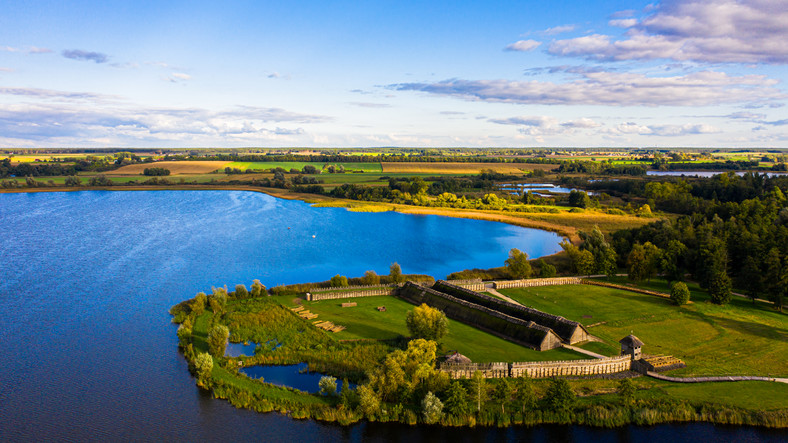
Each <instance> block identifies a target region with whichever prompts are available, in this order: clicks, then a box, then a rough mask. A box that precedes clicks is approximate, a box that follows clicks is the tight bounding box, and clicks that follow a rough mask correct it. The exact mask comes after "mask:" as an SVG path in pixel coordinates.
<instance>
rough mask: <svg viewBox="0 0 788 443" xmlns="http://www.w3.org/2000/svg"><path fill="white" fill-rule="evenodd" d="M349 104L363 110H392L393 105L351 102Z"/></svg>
mask: <svg viewBox="0 0 788 443" xmlns="http://www.w3.org/2000/svg"><path fill="white" fill-rule="evenodd" d="M349 104H351V105H353V106H358V107H361V108H390V107H391V105H390V104H388V103H372V102H349Z"/></svg>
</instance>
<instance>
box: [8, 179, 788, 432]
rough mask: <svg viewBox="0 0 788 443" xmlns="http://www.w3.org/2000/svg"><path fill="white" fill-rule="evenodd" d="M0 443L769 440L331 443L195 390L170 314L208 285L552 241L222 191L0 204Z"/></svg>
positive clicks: (277, 280) (445, 267)
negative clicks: (58, 442)
mask: <svg viewBox="0 0 788 443" xmlns="http://www.w3.org/2000/svg"><path fill="white" fill-rule="evenodd" d="M0 232H1V233H2V240H0V245H2V248H0V313H2V314H1V315H0V352H2V355H3V359H2V362H3V363H2V364H1V365H0V423H1V424H0V441H32V440H35V441H39V440H78V441H118V440H121V441H127V440H148V441H149V440H157V441H161V440H168V441H169V440H174V441H205V440H208V441H212V440H224V441H247V440H256V441H259V440H263V441H265V440H273V439H277V440H284V441H345V440H349V441H362V440H363V441H391V440H407V441H419V440H427V439H430V440H436V439H437V440H441V439H449V438H452V439H456V440H458V441H476V440H510V441H514V440H519V439H523V438H528V439H531V438H533V439H535V440H536V441H617V440H621V439H657V438H659V439H663V438H664V439H671V438H682V439H689V440H694V441H707V440H708V439H722V440H730V439H731V438H736V439H738V438H747V439H750V440H751V441H758V440H764V441H767V440H777V439H778V438H779V437H780V436H782V437H783V438H784V437H785V433H780V432H776V431H769V430H761V429H754V428H724V427H722V428H721V427H714V426H711V425H705V424H698V425H682V426H659V427H654V428H637V427H627V428H622V429H616V430H597V429H592V428H584V427H576V426H563V427H562V426H540V427H538V428H512V429H504V430H499V429H474V430H467V429H448V430H445V429H439V428H435V427H408V426H403V425H386V424H359V425H356V426H353V427H348V428H343V427H340V426H336V425H326V424H321V423H318V422H315V421H296V420H291V419H289V418H287V417H285V416H282V415H280V414H276V413H272V414H258V413H255V412H252V411H247V410H238V409H235V408H234V407H233V406H231V405H230V404H229V403H227V402H225V401H222V400H216V399H213V398H212V397H211V395H210V394H208V393H205V392H203V391H201V390H199V389H198V388H197V387H196V386H195V384H194V380H193V379H192V377H191V376H190V375H189V373H188V369H187V365H186V362H185V360H184V359H183V357H181V355H180V354H179V353H178V351H177V338H176V336H175V330H176V327H175V325H173V324H171V323H170V316H169V314H168V313H167V310H168V309H169V307H170V306H172V305H173V304H175V303H177V302H179V301H182V300H184V299H186V298H190V297H192V296H194V294H195V293H197V292H199V291H208V290H210V288H211V286H220V285H225V284H227V285H228V286H230V287H233V286H234V285H235V284H238V283H245V284H247V286H248V285H249V284H250V283H251V281H252V280H253V279H255V278H257V279H260V280H261V281H262V283H263V284H265V285H266V286H268V287H271V286H274V285H277V284H287V283H297V282H307V281H317V280H327V279H329V278H330V277H332V276H333V275H336V274H342V275H347V276H360V275H362V274H363V273H364V271H366V270H368V269H373V270H375V271H377V272H378V273H379V274H384V273H387V272H388V267H389V265H390V264H391V263H392V262H394V261H397V262H399V263H400V265H402V269H403V271H404V272H406V273H425V274H430V275H433V276H435V277H439V278H443V277H445V276H446V274H448V273H449V272H453V271H458V270H462V269H465V268H472V267H492V266H500V265H502V264H503V261H504V260H505V259H506V258H507V253H508V251H509V249H511V248H514V247H516V248H519V249H521V250H524V251H526V252H527V253H528V254H529V255H530V256H532V257H537V256H540V255H545V254H551V253H553V252H555V251H557V250H559V246H558V242H559V241H560V237H559V236H557V235H555V234H553V233H549V232H544V231H538V230H530V229H524V228H520V227H514V226H509V225H505V224H501V223H493V222H485V221H477V220H463V219H454V218H448V217H438V216H413V215H403V214H397V213H352V212H348V211H346V210H345V209H341V208H312V207H310V206H309V205H307V204H305V203H302V202H298V201H286V200H279V199H274V198H272V197H270V196H267V195H264V194H260V193H254V192H240V191H239V192H235V191H141V192H108V191H86V192H74V193H63V192H56V193H29V194H26V193H20V194H0Z"/></svg>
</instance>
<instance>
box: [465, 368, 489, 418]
mask: <svg viewBox="0 0 788 443" xmlns="http://www.w3.org/2000/svg"><path fill="white" fill-rule="evenodd" d="M469 390H470V394H471V398H472V399H473V400H474V401H475V402H476V412H479V411H481V410H482V403H484V402H486V401H487V380H485V378H484V374H482V371H476V372H474V373H473V375H472V376H471V384H470V389H469Z"/></svg>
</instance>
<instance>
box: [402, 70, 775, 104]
mask: <svg viewBox="0 0 788 443" xmlns="http://www.w3.org/2000/svg"><path fill="white" fill-rule="evenodd" d="M579 77H580V78H579V79H577V80H575V81H571V82H566V83H554V82H545V81H510V80H461V79H450V80H444V81H441V82H437V83H400V84H394V85H389V88H392V89H395V90H399V91H421V92H427V93H430V94H434V95H443V96H451V97H457V98H462V99H466V100H472V101H485V102H499V103H519V104H543V105H606V106H706V105H715V104H722V103H750V102H765V101H769V100H777V99H783V98H785V94H783V93H781V92H780V91H778V90H777V89H776V88H774V85H775V84H776V83H777V82H776V81H775V80H770V79H768V78H767V77H766V76H763V75H745V76H729V75H728V74H726V73H723V72H715V71H702V72H696V73H691V74H687V75H680V76H670V77H648V76H646V75H644V74H634V73H618V72H584V73H581V74H579Z"/></svg>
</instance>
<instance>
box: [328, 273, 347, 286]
mask: <svg viewBox="0 0 788 443" xmlns="http://www.w3.org/2000/svg"><path fill="white" fill-rule="evenodd" d="M346 286H348V282H347V277H345V276H344V275H339V274H337V275H335V276H333V277H331V287H332V288H344V287H346Z"/></svg>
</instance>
